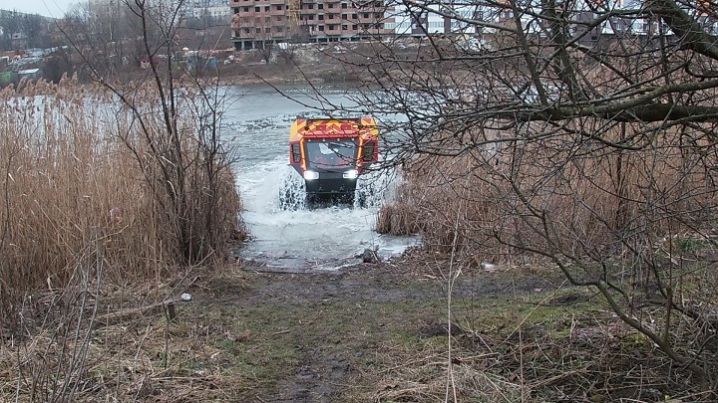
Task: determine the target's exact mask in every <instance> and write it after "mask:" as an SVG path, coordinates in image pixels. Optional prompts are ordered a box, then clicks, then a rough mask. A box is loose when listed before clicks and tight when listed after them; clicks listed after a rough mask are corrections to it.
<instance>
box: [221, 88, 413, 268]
mask: <svg viewBox="0 0 718 403" xmlns="http://www.w3.org/2000/svg"><path fill="white" fill-rule="evenodd" d="M281 90H282V91H284V92H285V93H286V95H288V96H291V97H293V98H295V99H296V100H297V101H299V102H300V103H303V104H305V105H302V104H300V103H298V102H296V101H294V100H291V99H288V98H287V97H286V96H284V95H282V94H280V93H278V92H277V91H276V90H275V89H273V88H270V87H232V88H230V89H229V90H228V99H227V114H226V115H225V118H224V121H225V133H224V136H225V138H227V139H228V142H229V144H230V145H232V146H234V148H235V149H236V151H237V162H236V163H235V169H236V172H237V181H238V187H239V191H240V194H241V196H242V200H243V203H244V208H245V211H244V212H243V215H242V217H243V220H244V222H245V224H246V225H247V227H248V229H249V232H250V235H251V237H252V240H251V241H249V242H248V243H247V244H246V246H245V247H244V249H243V251H242V255H243V258H245V259H250V260H255V261H258V262H260V263H263V264H265V265H266V267H267V269H269V270H277V271H294V270H307V269H310V270H335V269H337V268H340V267H343V266H346V265H351V264H354V263H356V262H358V261H359V259H358V258H357V257H356V256H357V255H358V254H361V253H362V251H364V249H366V248H371V249H374V248H378V253H379V256H380V257H382V258H388V257H390V256H392V255H395V254H399V253H401V252H403V251H404V250H405V249H406V248H407V247H408V246H410V245H413V244H415V243H416V239H414V238H403V237H390V236H383V235H379V234H377V233H376V232H375V231H374V230H373V228H374V224H375V219H376V211H377V209H378V206H379V205H380V204H381V203H382V202H383V201H384V200H386V199H388V198H390V197H391V193H392V187H393V185H394V182H395V179H394V178H395V176H396V175H394V174H391V173H383V174H381V175H380V177H378V178H373V179H372V180H371V183H372V184H374V185H376V184H377V183H380V184H381V186H379V187H380V188H381V191H379V192H376V196H375V198H374V199H373V201H372V203H370V205H369V206H368V207H367V208H357V207H354V206H322V207H319V208H312V209H299V210H296V211H282V210H281V209H280V208H279V193H280V188H281V187H282V186H283V184H284V183H285V182H286V181H288V180H289V181H295V182H299V183H301V178H299V175H298V174H297V173H295V172H294V170H293V169H292V168H291V167H289V166H288V160H287V159H288V145H287V144H288V139H289V127H290V126H291V124H292V122H293V121H294V120H295V119H296V118H297V117H298V116H302V117H321V115H320V114H319V112H317V111H313V110H312V106H315V107H320V106H321V102H319V101H317V100H316V99H314V98H315V96H314V95H313V94H312V92H311V91H309V89H308V88H305V87H283V88H281ZM321 95H322V97H325V98H326V100H328V101H330V102H332V103H335V104H342V105H345V106H346V105H351V104H352V102H351V100H350V97H348V96H347V95H346V94H345V93H343V92H342V91H338V90H322V92H321ZM293 176H294V177H293ZM367 182H368V181H367ZM360 186H362V185H361V182H360Z"/></svg>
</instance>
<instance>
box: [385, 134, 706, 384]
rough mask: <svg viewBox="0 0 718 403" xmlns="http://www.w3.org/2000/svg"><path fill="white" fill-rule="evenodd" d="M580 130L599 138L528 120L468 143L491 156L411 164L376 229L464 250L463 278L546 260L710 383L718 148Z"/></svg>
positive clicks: (683, 138) (673, 137)
mask: <svg viewBox="0 0 718 403" xmlns="http://www.w3.org/2000/svg"><path fill="white" fill-rule="evenodd" d="M582 124H583V125H584V126H583V127H582V128H581V129H582V130H584V131H585V133H594V134H595V133H599V134H600V136H601V138H602V140H601V141H596V138H595V137H592V136H589V135H586V136H582V135H580V133H578V132H577V131H576V130H577V127H564V128H562V130H560V131H555V132H554V133H553V134H551V135H549V136H547V135H546V133H549V130H551V128H550V127H546V126H542V125H539V124H532V125H531V126H530V127H528V128H526V127H524V130H525V131H524V132H523V133H522V136H516V133H503V134H500V135H499V134H496V133H483V134H480V135H479V134H477V133H473V135H476V136H477V137H480V139H481V141H486V140H489V139H492V138H493V139H494V140H496V141H497V143H495V144H493V145H492V146H491V147H488V146H487V147H477V148H476V149H473V150H471V151H470V152H466V153H463V154H462V155H459V156H454V157H445V156H437V155H423V156H419V157H417V158H415V160H414V161H412V162H411V163H410V164H408V166H407V168H406V173H405V175H404V178H405V182H404V183H403V185H401V188H400V190H399V192H398V196H397V199H396V200H395V201H394V202H393V203H391V204H389V205H388V206H386V207H384V208H382V210H381V211H380V212H379V219H378V221H377V230H378V231H379V232H385V233H393V234H406V233H414V232H419V233H421V234H422V236H423V239H424V241H425V242H424V243H425V245H427V246H428V247H429V248H432V249H435V250H438V251H444V252H449V251H456V252H457V253H458V256H459V259H460V262H459V265H461V267H463V268H464V269H465V270H466V269H469V268H471V267H478V266H479V264H478V263H480V262H483V261H493V262H495V263H499V265H500V266H503V267H507V266H508V264H504V263H513V262H515V261H516V257H541V258H548V259H549V261H550V262H551V264H550V266H551V267H560V268H561V272H562V273H563V274H565V275H566V276H567V277H568V278H570V279H571V280H572V281H575V282H576V284H586V285H591V286H594V287H596V289H597V290H600V292H601V294H602V295H603V296H604V297H605V298H606V299H607V300H609V301H610V303H611V304H612V308H613V309H614V310H615V312H616V313H617V314H619V315H622V316H621V317H622V319H624V320H626V321H627V322H628V323H630V324H631V326H633V327H635V328H636V329H640V331H641V332H643V333H644V334H646V335H647V336H649V337H650V338H651V340H653V341H654V342H656V343H657V344H659V345H660V348H661V349H662V350H663V351H664V352H666V353H667V354H668V356H670V357H671V358H672V359H674V360H675V361H677V362H681V363H686V362H692V361H691V360H696V362H697V363H698V365H700V366H701V367H700V368H698V367H696V366H693V367H691V370H692V371H693V373H694V374H696V375H697V378H699V380H698V383H700V384H703V385H708V384H711V382H714V381H715V379H716V377H717V376H718V368H716V367H715V365H713V364H714V362H715V361H713V360H714V357H716V356H718V350H717V349H715V347H711V346H712V344H711V341H710V340H711V334H712V332H713V331H715V329H716V323H715V321H714V320H713V319H712V315H713V314H712V313H711V312H715V309H718V301H717V300H716V299H715V293H714V292H706V290H707V288H713V289H715V287H716V286H718V283H716V277H715V275H713V264H712V263H711V262H712V261H713V260H714V258H713V257H712V256H714V255H715V250H716V246H717V245H716V242H715V228H716V224H718V222H716V216H715V208H716V207H717V206H716V202H715V200H716V196H717V195H718V184H716V183H715V182H714V180H713V177H714V176H715V173H716V169H715V167H716V166H718V155H716V153H715V152H713V148H714V146H713V143H712V142H711V141H710V138H709V137H708V136H705V135H704V134H702V133H701V132H700V131H698V130H682V129H679V128H672V129H661V128H650V127H646V126H645V125H644V126H639V125H630V124H625V125H623V124H616V123H611V124H609V125H604V126H599V125H603V123H600V122H596V121H590V120H587V121H584V122H582ZM503 140H506V141H503ZM465 141H466V140H465ZM607 142H616V144H619V142H620V144H621V147H616V146H608V145H607ZM447 144H448V143H447ZM455 234H456V236H457V238H456V239H457V240H458V241H457V242H456V243H455V244H453V243H452V241H453V239H454V235H455ZM454 245H455V246H456V250H454V249H452V248H453V247H454ZM667 300H669V301H671V304H670V307H669V308H666V307H667V306H668V305H666V304H667V302H666V301H667ZM657 301H658V302H657ZM660 301H663V302H660ZM613 304H615V305H613ZM678 311H680V314H677V313H676V312H678ZM634 318H637V319H634ZM695 351H703V353H701V355H695V353H694V352H695ZM681 356H683V357H684V358H677V357H681ZM685 357H689V358H685ZM687 365H690V364H687Z"/></svg>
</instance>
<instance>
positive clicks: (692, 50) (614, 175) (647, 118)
mask: <svg viewBox="0 0 718 403" xmlns="http://www.w3.org/2000/svg"><path fill="white" fill-rule="evenodd" d="M393 6H394V10H395V11H394V13H395V15H394V17H395V20H396V26H397V28H396V29H397V32H399V33H405V34H406V39H403V38H402V39H398V40H394V41H390V42H389V41H383V42H374V43H373V44H372V46H371V47H370V49H368V50H365V51H364V52H365V53H363V54H361V55H351V57H346V58H345V66H346V68H347V69H349V70H350V72H351V73H352V74H354V75H355V76H361V77H364V78H365V83H366V85H365V86H361V87H359V88H357V91H358V94H359V95H358V96H357V103H358V105H361V107H360V109H361V111H362V112H374V113H377V114H382V115H383V116H386V118H385V119H384V126H385V127H384V128H385V131H386V132H390V133H393V135H390V136H388V139H392V138H393V139H395V141H394V143H393V144H392V146H393V150H392V153H393V155H394V158H393V159H392V160H391V162H392V163H394V164H397V165H403V166H404V167H405V169H406V173H405V176H406V177H407V178H408V180H409V184H408V185H406V186H405V188H404V189H403V193H401V195H402V197H400V200H399V201H400V202H402V203H407V204H408V205H409V206H410V207H411V211H413V212H414V213H413V214H414V219H413V220H412V221H411V223H410V224H408V225H410V226H411V227H412V229H419V230H423V231H424V233H425V236H426V237H427V239H429V240H431V241H432V242H433V243H434V244H436V245H439V246H441V245H444V246H445V247H446V246H451V244H452V242H451V239H452V234H453V233H454V224H453V223H455V222H456V217H457V216H459V217H460V219H459V221H460V222H461V226H460V242H459V245H463V251H464V254H465V256H467V261H469V260H470V258H473V259H474V260H475V259H476V257H477V256H479V257H485V258H487V259H488V258H492V257H503V258H508V257H511V256H518V255H525V256H529V255H532V256H538V257H543V258H547V259H548V261H550V262H551V264H552V265H553V266H555V267H556V268H557V269H558V270H560V271H561V272H562V273H563V274H564V275H565V276H566V278H567V279H568V280H570V282H571V283H573V284H575V285H584V286H590V287H593V288H594V289H595V290H597V291H598V292H599V294H600V295H602V296H603V298H605V300H606V301H607V303H608V304H609V305H610V307H611V308H612V309H613V311H614V312H615V313H616V314H617V315H618V316H619V317H620V318H621V319H622V320H623V321H624V322H625V323H626V324H628V325H630V326H631V327H633V328H635V329H636V330H637V331H639V332H640V333H642V334H643V335H645V337H646V338H647V339H648V340H650V342H651V343H654V344H655V345H656V346H658V348H659V349H660V350H662V351H663V352H664V353H665V354H666V355H667V356H668V357H670V359H671V360H673V362H674V363H675V364H676V365H678V366H682V367H685V368H687V369H689V370H690V372H691V373H692V374H693V375H694V376H695V377H696V379H697V380H698V381H699V383H702V384H703V386H704V387H705V388H707V389H710V388H713V389H715V387H716V386H717V384H716V382H717V381H718V367H717V366H716V365H715V363H716V358H718V349H716V348H715V343H714V338H715V334H716V331H717V330H718V321H716V320H715V318H714V316H712V315H713V314H712V313H711V312H715V309H717V308H718V301H717V300H716V293H715V286H716V277H715V275H714V274H713V271H714V269H715V267H714V266H715V263H714V262H713V260H714V259H712V258H710V256H711V254H710V253H709V252H710V251H711V250H712V249H713V248H714V247H715V246H718V245H716V242H715V228H716V225H717V224H718V222H716V217H715V211H716V207H718V205H716V202H715V200H716V196H718V186H716V183H715V180H714V177H715V174H716V166H718V153H717V152H716V147H715V144H716V141H715V140H716V139H715V135H714V133H715V130H716V123H717V122H718V92H717V90H718V75H716V71H718V47H717V46H716V44H715V35H716V32H715V31H714V30H713V29H714V28H713V27H714V26H715V25H714V23H715V21H716V18H717V17H718V15H717V14H716V9H715V8H714V7H713V6H712V5H705V4H703V3H686V2H677V1H673V0H655V1H650V2H649V1H646V2H643V1H636V2H631V3H629V4H624V5H621V3H620V2H606V1H595V2H591V1H588V2H583V1H573V0H569V1H561V2H557V1H555V0H542V1H540V2H538V1H523V0H507V1H499V2H494V1H490V0H459V1H452V2H450V3H449V2H443V1H436V0H429V1H425V2H413V1H401V2H397V3H395V4H393ZM427 16H429V17H431V18H429V17H427ZM401 18H404V22H402V21H401ZM429 21H443V23H440V25H441V26H440V28H439V29H436V25H432V23H431V22H429ZM402 24H404V25H403V26H404V27H405V28H403V29H404V31H401V29H402V28H400V26H402ZM434 24H435V23H434ZM436 31H439V32H436ZM409 37H412V39H409ZM416 38H418V39H416ZM342 109H343V108H341V107H339V106H337V107H336V108H333V109H332V108H329V109H328V110H327V112H328V113H339V112H340V111H342ZM354 112H358V110H355V111H354ZM396 116H398V117H399V119H390V118H389V117H396ZM422 184H429V185H431V186H422ZM418 194H421V197H419V196H417V195H418ZM415 196H416V197H415ZM459 200H460V201H461V205H463V206H464V208H463V209H461V211H460V212H459V211H458V210H459V207H458V206H459V203H458V202H457V201H459ZM452 206H453V209H452ZM394 207H396V206H394ZM385 211H389V213H388V214H390V215H391V213H390V210H385ZM402 219H403V220H404V221H405V222H406V218H405V217H403V218H402ZM395 221H396V220H395ZM384 229H385V230H395V231H397V232H401V231H402V230H403V229H404V228H384Z"/></svg>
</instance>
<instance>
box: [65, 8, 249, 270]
mask: <svg viewBox="0 0 718 403" xmlns="http://www.w3.org/2000/svg"><path fill="white" fill-rule="evenodd" d="M182 5H183V2H182V1H181V0H180V1H174V2H151V1H147V0H122V1H120V6H119V10H120V12H121V13H122V14H123V15H125V16H126V17H127V20H123V21H124V23H125V24H126V26H130V27H139V30H138V31H135V32H137V33H139V36H138V37H137V38H138V39H137V45H138V46H139V49H141V50H139V51H138V55H140V56H141V57H142V58H143V59H144V60H145V61H146V66H145V67H146V69H145V70H141V69H140V68H139V67H137V68H136V69H135V72H134V75H133V80H132V81H131V82H130V83H129V84H123V83H122V81H120V80H117V76H116V75H113V72H112V70H109V69H103V66H104V65H106V63H107V59H106V58H103V57H99V58H98V57H92V56H90V55H92V54H93V51H95V50H96V47H95V41H94V39H95V38H93V37H92V36H91V35H73V34H70V33H68V38H69V39H70V40H72V39H73V38H80V39H82V40H83V41H82V42H73V44H74V48H75V50H77V51H78V53H79V54H80V55H81V57H82V58H83V60H84V64H85V67H86V68H87V71H88V73H89V74H90V76H91V77H92V79H93V80H95V81H96V82H98V83H99V84H100V85H101V86H102V87H104V89H106V90H108V91H110V92H111V93H112V94H113V95H114V97H115V99H116V100H117V103H116V105H119V110H120V111H118V121H117V122H116V127H117V134H118V135H119V136H120V138H121V140H122V141H123V142H124V143H125V144H126V145H127V147H128V149H129V150H130V151H131V152H132V153H133V154H134V156H135V158H136V160H137V163H138V164H139V166H140V168H141V170H142V172H143V175H144V180H145V183H146V184H147V186H148V189H149V192H150V194H151V195H152V198H153V200H154V203H155V205H156V208H157V216H156V217H157V219H158V220H160V221H162V222H164V224H165V226H166V228H167V233H166V234H160V236H161V237H166V239H164V241H163V243H164V244H165V245H172V246H171V249H172V251H173V253H175V254H176V256H177V257H178V261H179V263H182V264H199V263H204V262H207V261H208V259H222V258H223V257H224V255H225V252H226V247H227V245H228V242H229V241H230V238H231V237H232V235H233V233H234V231H235V230H236V229H237V226H236V225H237V214H238V208H239V201H238V198H237V194H236V191H235V188H234V180H233V174H232V171H231V167H230V162H231V160H230V154H229V153H228V152H227V151H225V148H224V144H223V142H222V141H221V136H220V126H221V119H222V106H223V92H222V90H221V88H220V87H219V81H218V80H217V77H210V78H209V79H202V78H201V77H199V76H198V75H196V74H193V73H196V71H194V70H183V69H182V68H181V67H180V65H178V64H176V63H174V62H173V60H172V57H171V56H172V55H173V54H174V53H175V50H176V49H175V48H176V43H175V37H176V31H177V28H178V25H179V20H180V11H181V9H182ZM94 54H95V55H96V53H94ZM122 111H124V112H122Z"/></svg>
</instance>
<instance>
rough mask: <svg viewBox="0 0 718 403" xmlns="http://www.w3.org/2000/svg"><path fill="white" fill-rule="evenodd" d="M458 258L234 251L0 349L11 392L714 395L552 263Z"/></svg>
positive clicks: (345, 396) (162, 398)
mask: <svg viewBox="0 0 718 403" xmlns="http://www.w3.org/2000/svg"><path fill="white" fill-rule="evenodd" d="M452 267H453V268H452ZM458 267H459V268H461V273H456V268H457V266H452V265H450V262H449V261H448V259H447V257H446V256H441V255H434V254H430V253H427V252H419V251H409V252H408V253H406V254H405V255H404V256H402V257H398V258H395V259H393V260H391V261H388V262H380V263H376V264H370V263H361V262H360V261H359V260H358V261H357V264H356V265H355V266H352V267H348V268H345V269H342V270H339V271H334V272H328V271H322V272H319V271H312V270H306V271H302V272H299V273H276V272H267V271H266V270H267V268H266V267H262V266H259V265H256V264H254V263H251V262H243V261H238V260H237V261H232V262H229V263H228V264H227V265H226V267H225V268H224V269H222V270H220V271H217V272H206V271H202V270H201V269H200V270H194V271H191V272H188V273H186V275H183V276H182V277H181V279H179V280H173V281H171V282H168V283H167V284H165V285H164V286H163V288H162V289H157V288H155V287H156V285H155V284H152V285H149V284H148V285H147V287H146V288H145V289H133V290H129V292H128V291H127V290H124V291H123V293H124V294H123V295H119V294H116V295H113V294H111V293H109V292H108V293H107V295H106V296H105V297H104V299H103V300H102V301H100V302H101V303H100V309H99V310H100V313H102V314H101V315H99V316H97V317H96V319H95V320H94V324H93V326H92V327H88V326H82V323H87V318H89V317H91V316H90V315H85V316H83V317H80V318H72V317H71V316H68V317H67V319H66V320H69V321H70V322H69V323H73V325H72V329H73V332H71V333H69V335H70V336H72V335H74V334H77V335H79V336H80V337H77V338H73V337H70V338H69V339H68V338H64V339H63V338H62V337H60V336H61V335H62V334H66V335H67V334H68V333H67V332H65V333H63V330H62V329H65V328H66V327H64V325H63V324H62V323H59V324H58V325H57V326H58V327H57V330H53V326H54V325H53V326H46V327H45V328H44V329H40V330H38V331H36V336H34V337H33V338H30V339H22V340H19V342H16V343H14V344H13V346H9V345H6V346H5V347H4V348H3V350H1V351H0V358H2V360H0V401H6V400H13V401H14V400H16V399H17V400H19V401H53V396H55V397H57V392H58V391H63V392H62V393H65V394H66V393H67V391H72V394H71V395H70V397H69V398H67V399H69V400H73V401H79V402H95V401H142V402H200V401H201V402H204V401H214V402H259V403H263V402H264V403H266V402H297V403H309V402H440V401H446V396H447V393H449V395H450V399H449V400H453V393H454V392H455V393H456V400H457V401H461V402H494V401H508V402H513V401H524V402H547V401H548V402H590V403H600V402H610V401H620V399H633V400H624V401H637V402H657V401H666V399H670V398H672V397H673V396H677V395H678V396H680V395H681V394H682V395H684V396H690V397H691V399H690V400H685V401H694V402H699V401H705V402H708V401H712V400H711V399H713V398H714V397H715V395H712V394H701V393H703V392H696V390H695V387H694V386H695V382H694V381H693V380H692V379H690V376H689V374H686V372H685V371H677V370H676V368H674V367H673V366H672V365H671V364H670V362H669V361H668V360H666V359H665V357H663V356H662V355H660V353H657V352H656V350H655V348H654V347H653V346H652V345H651V344H650V343H648V342H646V341H645V339H643V338H642V337H639V336H637V335H636V334H635V333H634V332H631V331H630V329H627V328H626V327H625V326H622V324H621V323H620V322H619V321H618V320H616V318H615V316H614V315H612V313H611V312H610V310H608V309H607V308H606V306H605V305H604V304H603V303H602V301H601V300H600V299H599V298H597V296H596V294H595V293H593V292H592V291H591V290H588V289H585V288H577V287H570V286H568V285H567V284H566V282H565V280H564V279H563V278H561V277H558V276H556V274H555V273H553V272H552V271H551V270H547V269H546V267H543V266H540V265H522V266H511V265H501V264H499V265H498V266H497V267H496V271H494V272H486V271H484V270H482V269H481V268H473V267H470V266H461V265H459V266H458ZM457 274H458V275H457ZM452 278H453V279H455V280H454V281H449V279H452ZM108 291H109V290H108ZM181 293H188V294H190V296H191V300H190V301H188V302H177V303H176V304H175V305H174V308H173V309H172V310H167V309H166V310H165V311H162V310H155V311H143V312H142V313H141V314H139V315H135V316H133V317H126V318H124V319H123V320H122V321H106V320H104V319H103V318H105V317H107V316H106V314H104V312H107V311H113V310H114V311H117V310H118V309H119V308H132V307H137V306H147V305H148V303H150V302H155V301H156V299H157V297H158V295H169V296H172V295H177V296H179V295H180V294H181ZM159 298H160V299H162V298H163V297H161V296H160V297H159ZM68 307H69V306H68ZM69 308H70V310H69V311H68V312H77V311H76V310H74V309H73V308H71V307H69ZM170 312H171V313H170ZM449 319H450V320H449ZM74 323H79V324H80V325H81V326H79V327H77V328H76V327H75V325H74ZM74 329H86V330H82V331H76V330H74ZM449 331H450V335H449ZM75 332H77V333H75ZM84 332H87V333H84ZM85 334H86V335H87V336H85ZM83 343H85V344H83ZM78 346H84V347H83V348H84V351H86V352H87V356H86V358H83V359H82V360H80V361H78V359H77V357H78V356H76V355H72V356H68V355H67V353H66V352H67V351H81V350H82V349H78V348H77V347H78ZM78 364H81V365H78ZM61 395H62V394H61ZM62 396H66V395H62ZM63 399H64V398H63ZM67 399H66V400H67ZM669 401H670V400H669Z"/></svg>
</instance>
